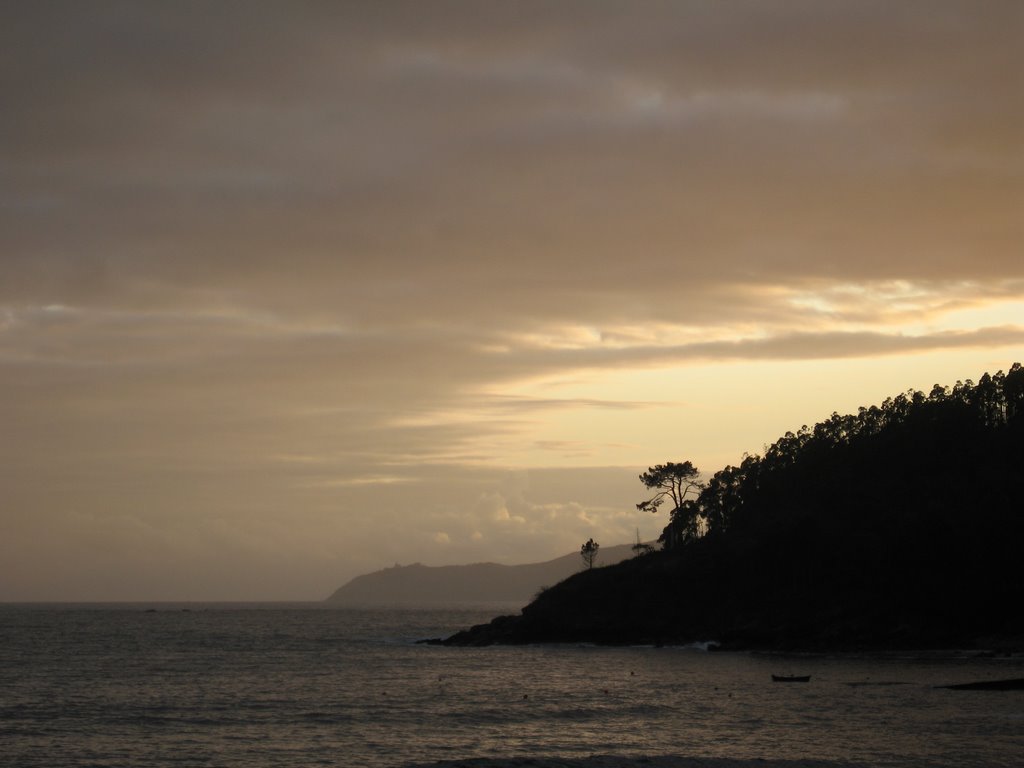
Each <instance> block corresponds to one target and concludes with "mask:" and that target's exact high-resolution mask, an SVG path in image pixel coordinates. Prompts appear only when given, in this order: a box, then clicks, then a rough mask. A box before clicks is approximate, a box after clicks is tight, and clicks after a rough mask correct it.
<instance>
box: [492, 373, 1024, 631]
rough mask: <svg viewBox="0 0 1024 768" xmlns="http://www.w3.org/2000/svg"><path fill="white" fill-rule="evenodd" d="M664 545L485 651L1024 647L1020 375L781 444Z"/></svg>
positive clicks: (892, 406)
mask: <svg viewBox="0 0 1024 768" xmlns="http://www.w3.org/2000/svg"><path fill="white" fill-rule="evenodd" d="M662 538H663V541H664V544H665V550H664V551H662V552H659V553H655V554H652V555H648V556H645V557H642V558H638V559H637V560H634V561H629V562H627V563H623V564H622V565H619V566H614V567H608V568H597V569H594V570H593V571H592V572H589V573H583V574H579V575H577V576H574V577H572V578H570V579H569V580H567V581H566V582H563V583H562V584H560V585H558V587H556V588H555V589H552V590H548V591H547V592H545V593H544V594H542V595H540V596H539V597H538V599H537V600H536V601H535V602H534V603H533V604H531V605H530V606H528V607H527V608H526V609H524V611H523V615H522V617H519V618H517V619H513V620H505V621H504V622H502V623H501V629H500V631H497V629H498V627H497V626H496V627H495V631H494V632H492V634H493V635H494V636H493V637H491V638H490V641H498V642H502V641H504V642H529V641H534V640H594V641H605V642H636V641H662V640H663V641H688V640H697V639H707V638H718V639H721V640H724V641H725V642H726V643H732V644H734V645H743V646H773V647H864V646H870V647H880V646H886V647H900V646H915V647H926V646H931V647H936V646H942V647H950V646H971V645H986V644H987V645H992V644H995V645H999V644H1001V643H1003V644H1006V643H1008V644H1011V645H1014V644H1019V643H1020V641H1021V637H1020V636H1021V633H1024V621H1022V612H1021V608H1020V606H1021V605H1024V575H1022V573H1024V571H1022V568H1021V549H1022V546H1021V545H1022V543H1024V369H1022V367H1021V365H1020V364H1015V365H1014V366H1013V367H1012V368H1011V369H1010V370H1009V372H1008V373H1006V374H1003V373H1002V372H1000V373H997V374H995V375H989V374H985V375H984V376H982V377H981V378H980V379H979V381H978V382H977V383H974V382H972V381H966V382H957V384H956V385H955V386H953V387H951V388H946V387H940V386H936V387H935V388H933V389H932V391H931V392H930V393H929V394H927V395H926V394H924V393H922V392H913V391H911V392H906V393H903V394H900V395H898V396H896V397H893V398H890V399H887V400H886V401H885V402H884V403H882V404H881V405H880V406H872V407H866V408H861V409H859V411H858V412H857V413H856V414H850V415H839V414H837V413H834V414H832V416H831V417H830V418H828V419H826V420H825V421H823V422H821V423H819V424H816V425H814V427H802V428H801V429H799V430H798V431H797V432H788V433H786V434H785V435H784V436H783V437H781V438H779V439H778V440H777V441H776V442H775V443H773V444H772V445H771V446H769V447H767V448H766V450H765V452H764V455H762V456H748V457H746V458H745V459H744V460H743V462H742V463H741V464H740V465H739V466H729V467H726V468H724V469H722V470H721V471H719V472H717V473H715V474H714V475H713V476H712V477H711V478H710V479H709V480H708V481H707V482H706V483H704V484H703V486H702V489H701V491H700V493H699V495H698V496H697V497H696V498H690V499H686V500H684V501H682V503H680V504H679V505H678V506H677V507H676V508H675V509H674V510H673V512H672V516H671V522H670V524H669V526H668V527H667V528H666V529H665V532H664V534H663V537H662ZM477 639H478V640H480V639H484V640H486V638H484V637H483V635H480V636H479V637H478V638H477Z"/></svg>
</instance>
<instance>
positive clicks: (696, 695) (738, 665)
mask: <svg viewBox="0 0 1024 768" xmlns="http://www.w3.org/2000/svg"><path fill="white" fill-rule="evenodd" d="M494 613H495V610H494V609H493V608H491V609H487V610H482V611H481V610H453V611H355V610H344V609H328V608H324V607H322V606H314V605H302V606H258V605H244V606H224V605H191V606H168V605H162V606H107V607H100V606H3V607H0V755H4V757H3V758H0V763H2V764H3V765H5V766H6V765H10V766H17V767H19V768H20V767H21V766H25V767H26V768H27V767H29V766H53V765H61V766H73V767H78V766H99V765H103V766H162V765H171V764H175V765H189V766H193V765H194V766H223V767H224V768H229V767H233V766H316V765H330V766H349V765H366V766H401V765H404V764H409V763H414V762H429V761H434V760H442V759H448V760H451V759H456V758H460V759H461V758H471V757H478V758H484V757H490V758H494V757H504V756H509V755H517V756H521V757H529V756H562V757H580V756H586V755H590V754H625V755H634V756H636V755H658V754H679V755H693V756H708V757H731V758H737V759H756V758H768V759H810V758H814V759H833V760H842V761H851V762H858V763H863V764H867V765H892V766H919V765H941V766H970V765H977V766H981V765H985V766H1007V767H1009V766H1019V765H1021V755H1022V754H1024V736H1022V734H1024V692H1021V691H1010V692H965V691H950V690H945V689H941V688H937V687H936V686H939V685H944V684H950V683H958V682H966V681H971V680H981V679H999V678H1011V677H1024V660H1022V659H1021V658H1019V657H1017V658H989V659H977V658H974V659H968V658H958V657H949V656H928V657H899V656H888V657H878V656H874V657H860V658H854V657H830V656H788V657H783V656H772V655H758V654H740V653H705V652H701V651H699V650H694V649H683V648H593V647H578V646H549V647H525V648H503V647H496V648H442V647H437V646H427V645H416V644H415V643H414V642H413V641H415V640H416V639H419V638H425V637H437V636H442V635H447V634H450V633H451V632H453V631H455V630H456V629H461V628H464V627H467V626H469V625H471V624H474V623H480V622H481V621H485V620H487V619H489V618H490V617H491V616H493V615H494ZM773 673H776V674H810V675H812V679H811V682H810V683H806V684H802V683H791V684H781V683H772V682H771V675H772V674H773Z"/></svg>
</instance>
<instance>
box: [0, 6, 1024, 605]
mask: <svg viewBox="0 0 1024 768" xmlns="http://www.w3.org/2000/svg"><path fill="white" fill-rule="evenodd" d="M1022 31H1024V9H1022V6H1021V5H1020V4H1019V3H1016V2H995V1H992V2H988V1H986V2H981V3H977V2H973V3H966V2H928V3H924V2H921V3H917V2H908V3H899V4H892V3H882V2H858V3H852V2H851V3H846V2H810V0H808V1H807V2H803V1H799V2H797V1H793V2H777V3H774V2H773V3H763V2H738V3H728V4H723V3H718V2H696V1H695V2H681V3H671V4H664V3H640V4H636V3H602V4H599V5H595V4H594V3H591V2H583V1H582V0H581V1H580V2H559V3H554V4H552V3H541V2H536V3H533V2H528V3H498V4H496V3H489V4H483V5H481V4H477V3H466V2H431V3H420V2H384V3H327V4H324V3H316V2H310V3H290V4H287V5H284V4H280V3H263V2H246V3H241V2H237V3H236V2H221V3H216V4H209V3H199V2H195V3H193V2H181V3H174V4H163V3H153V2H96V3H89V4H82V3H75V2H42V3H21V4H15V5H12V6H10V7H8V8H7V9H5V13H4V24H2V25H0V103H2V104H3V105H4V106H3V110H2V115H0V367H2V376H0V418H2V423H3V424H4V428H5V430H4V431H5V441H4V444H3V446H2V447H0V458H2V459H3V464H2V466H3V467H4V469H3V470H2V472H3V473H5V474H4V483H3V485H2V487H3V491H0V494H2V496H0V508H2V509H3V510H4V512H3V517H2V518H0V523H2V524H3V525H4V526H6V527H5V530H4V533H5V534H7V536H6V540H7V541H8V542H15V543H9V544H8V545H7V550H6V551H4V552H0V554H5V555H11V558H14V556H15V553H21V554H19V555H18V557H19V558H20V559H19V560H18V562H19V563H21V565H18V566H17V567H15V566H13V565H12V566H11V567H10V568H9V573H8V572H6V571H5V572H4V574H3V575H4V577H5V579H6V581H7V583H15V582H14V578H15V576H17V578H18V579H23V581H20V582H18V583H19V584H24V585H25V586H24V587H23V588H22V587H19V588H18V589H19V590H21V591H17V592H11V594H10V595H9V597H22V596H26V597H32V596H45V597H56V596H59V595H58V593H59V592H60V584H67V583H68V581H67V577H66V576H65V577H63V580H62V579H61V578H58V577H56V576H54V577H52V578H49V577H48V578H49V580H46V579H44V578H43V577H42V576H28V575H25V574H29V573H30V571H31V570H32V569H31V566H30V562H31V558H28V555H25V554H24V553H32V557H38V559H39V561H40V562H58V561H67V562H69V563H78V564H85V563H88V564H90V565H96V563H97V562H98V561H99V560H100V556H99V555H98V554H97V553H100V552H103V551H104V549H105V548H109V549H110V551H116V552H119V553H121V554H122V555H123V558H122V559H121V560H118V558H116V557H115V558H113V559H112V560H111V563H112V565H111V566H110V567H109V569H108V570H107V571H104V572H103V573H104V574H105V575H102V576H97V581H96V582H95V584H96V586H95V590H94V592H92V593H89V594H95V595H101V594H113V592H111V591H110V590H111V589H113V587H111V586H110V585H112V584H116V583H117V580H118V577H119V575H121V574H124V573H125V572H127V571H131V570H133V569H134V570H135V571H136V572H138V573H139V574H141V575H140V577H139V579H138V583H140V584H143V583H145V584H150V585H151V586H152V587H153V589H154V590H157V591H159V589H164V590H165V592H166V595H167V596H169V597H173V596H174V595H173V594H172V593H173V591H174V588H173V587H172V586H170V583H171V582H170V581H168V578H167V577H166V576H163V575H161V573H162V571H161V569H164V570H166V571H172V570H174V569H175V566H176V565H179V564H180V563H187V564H188V565H189V567H188V568H187V569H186V570H188V572H189V573H203V574H204V578H206V579H208V580H209V582H210V583H216V584H220V585H222V586H221V589H222V592H220V593H218V594H221V595H224V596H237V595H240V594H241V592H240V591H239V590H241V586H240V585H242V584H246V583H247V584H257V583H260V584H262V583H263V581H261V578H262V577H259V576H258V575H257V574H259V573H265V569H263V568H262V566H263V565H266V564H267V563H270V562H273V563H274V564H275V568H277V571H275V573H277V574H278V575H279V577H280V578H281V579H283V580H284V581H287V584H288V587H287V588H284V587H282V590H283V591H281V592H280V593H279V594H281V595H285V594H286V593H287V595H290V596H295V595H302V594H308V590H309V589H310V585H311V584H312V583H313V582H314V581H316V580H318V579H322V578H324V575H325V573H326V572H327V571H328V570H329V569H331V568H335V569H340V570H343V571H344V570H345V569H346V568H347V569H348V571H346V572H347V573H351V572H352V571H353V570H355V569H358V568H359V567H361V566H362V565H369V566H374V565H377V564H378V563H377V561H373V562H370V560H371V559H372V558H373V557H377V558H381V557H382V558H383V559H384V560H385V561H388V560H395V559H398V560H402V561H409V560H411V559H423V558H414V556H413V555H412V553H413V552H416V551H417V548H418V547H425V548H427V551H428V552H434V553H436V554H437V555H438V557H445V558H449V561H451V562H454V561H458V560H459V559H460V558H461V559H467V558H468V557H469V555H470V553H473V552H477V553H479V552H481V551H485V552H488V553H491V554H492V555H493V556H494V557H498V556H499V555H500V556H502V557H505V556H507V557H512V558H515V559H524V558H525V559H529V556H528V555H526V554H523V553H525V552H527V551H528V550H529V549H530V547H536V546H543V542H545V541H549V547H548V551H546V552H545V553H544V556H548V555H555V554H560V553H561V552H560V551H553V548H556V547H558V548H560V547H563V546H566V545H569V544H572V543H573V542H572V541H570V540H569V539H572V538H573V537H580V536H583V534H584V533H586V532H587V531H588V530H591V529H592V527H593V526H594V525H597V524H598V522H596V521H599V522H600V525H602V526H605V528H603V529H602V530H606V531H608V532H609V535H611V534H612V532H614V535H616V536H618V535H620V534H623V532H625V534H629V533H630V531H631V530H632V528H631V526H632V523H629V522H627V521H626V520H625V519H619V518H618V517H616V514H617V513H616V512H614V511H613V510H614V509H617V508H618V507H617V506H616V505H615V504H612V503H604V502H602V500H601V496H600V494H589V492H588V491H587V488H589V487H591V485H593V486H594V487H597V486H600V487H601V488H603V489H604V490H605V491H606V492H607V493H609V494H611V493H612V492H611V490H610V489H609V488H607V487H606V486H605V485H603V484H601V483H600V482H598V481H597V480H596V479H595V477H594V476H588V477H589V479H587V480H583V479H582V478H583V474H580V473H585V472H589V471H590V470H589V469H586V468H584V469H579V468H577V469H575V470H569V469H564V468H563V469H562V470H559V471H561V472H563V473H569V475H572V477H573V478H575V479H573V480H572V482H569V481H568V480H566V482H565V483H564V484H562V485H559V484H558V483H556V482H555V481H554V480H552V481H551V482H550V486H551V488H555V487H556V486H557V488H558V491H557V492H555V491H554V490H552V492H551V493H550V494H548V495H547V496H545V498H544V499H543V500H540V499H538V498H535V497H534V496H531V492H530V491H529V490H528V489H527V490H524V489H523V487H522V486H521V485H517V483H519V482H520V481H521V480H522V478H521V477H519V479H514V478H513V479H510V477H512V476H510V475H505V474H502V473H501V472H502V471H504V470H503V468H506V467H510V466H520V465H522V463H523V462H526V463H529V462H530V461H541V459H540V458H539V457H541V456H544V457H546V458H545V459H544V460H545V461H551V462H554V463H557V464H562V465H564V464H567V463H572V462H573V461H574V460H575V461H578V463H580V464H583V465H586V464H590V463H601V462H604V463H607V462H608V461H610V459H609V457H610V456H612V455H614V456H616V457H621V456H625V455H627V454H628V456H629V457H630V458H628V459H623V460H622V463H629V462H632V461H634V459H633V458H632V457H633V456H640V455H641V454H642V455H643V456H644V459H643V461H648V460H650V461H655V460H664V458H665V457H662V456H656V457H654V458H653V459H648V458H647V454H646V453H643V452H642V451H639V450H635V449H634V448H629V450H627V449H626V448H624V447H623V446H636V445H638V444H642V443H643V442H644V441H646V440H650V439H652V435H654V434H656V433H657V428H658V426H659V423H658V420H659V419H663V418H668V416H666V414H674V416H673V418H678V414H679V413H680V412H682V411H683V410H685V411H686V413H687V414H688V415H691V416H695V415H699V413H700V412H702V411H707V410H709V408H711V409H712V410H713V408H712V406H709V405H708V402H709V401H708V400H707V399H706V397H707V396H706V392H708V391H711V390H710V389H709V388H707V385H706V383H702V386H704V387H705V389H704V390H701V392H704V393H705V394H700V393H696V392H690V391H671V392H667V393H666V392H661V391H659V392H640V391H639V390H637V391H636V392H625V393H624V392H623V391H619V390H616V391H614V392H612V391H607V392H605V391H602V390H601V386H599V385H598V383H595V382H598V380H599V379H601V377H607V376H615V375H619V374H621V373H622V372H635V373H636V377H637V380H638V381H639V380H640V379H642V378H643V377H644V376H645V372H650V371H652V370H654V369H672V370H675V371H678V370H686V371H696V370H697V369H702V370H703V369H704V368H706V367H709V366H716V365H722V366H732V365H735V364H737V362H743V363H746V364H751V365H773V364H775V363H779V364H783V363H785V364H791V365H794V366H797V365H801V364H803V363H806V362H812V361H823V364H825V365H830V364H832V363H831V362H824V361H833V362H835V363H837V364H838V363H843V362H844V361H848V360H849V361H879V360H896V359H899V358H900V357H901V356H903V357H910V356H914V355H924V354H940V353H941V354H953V353H957V354H964V355H966V354H967V353H970V354H972V355H989V354H991V356H992V357H993V358H996V357H999V356H1001V355H1002V354H1003V353H1004V352H1005V351H1006V350H1019V349H1021V348H1022V347H1024V339H1022V331H1021V326H1020V323H1019V320H1018V319H1016V318H1014V317H1012V309H1013V307H1015V306H1017V304H1014V302H1018V303H1019V302H1020V300H1021V297H1022V295H1024V294H1022V289H1021V285H1022V281H1024V261H1022V260H1021V258H1020V243H1021V242H1022V241H1024V223H1022V221H1024V220H1022V218H1021V216H1020V211H1021V209H1022V203H1024V164H1022V160H1021V158H1022V157H1024V154H1022V153H1021V138H1020V137H1021V136H1024V89H1022V88H1021V87H1020V86H1021V78H1020V74H1019V73H1020V72H1022V71H1024V53H1022V51H1024V48H1022V47H1021V46H1020V44H1019V41H1020V38H1021V32H1022ZM1000 307H1002V310H1000V309H999V308H1000ZM1006 307H1010V308H1011V309H1009V310H1007V309H1006ZM987 310H991V312H990V314H985V311H987ZM970 312H975V313H977V314H976V316H972V317H974V319H973V320H970V321H967V320H963V319H962V318H963V317H966V316H967V315H966V314H965V313H967V314H969V313H970ZM965 323H966V325H965ZM972 359H973V358H972ZM1006 364H1007V363H1005V362H1004V363H1001V365H1002V366H1003V367H1005V365H1006ZM960 375H967V373H964V372H961V374H960ZM693 377H694V379H699V377H698V376H697V374H694V375H693ZM601 381H603V379H601ZM552 382H554V383H552ZM904 385H905V383H904V382H902V381H901V382H899V383H898V384H897V385H896V388H897V389H899V388H902V387H903V386H904ZM588 386H589V387H590V389H588ZM636 386H637V387H639V386H640V385H639V383H638V384H637V385H636ZM574 387H575V389H574ZM702 398H704V399H702ZM753 407H754V406H751V408H753ZM745 418H747V419H750V418H751V416H750V414H749V413H748V414H746V416H745ZM597 422H601V423H605V422H607V423H608V424H609V425H613V426H609V427H608V428H607V429H606V431H605V432H604V433H603V434H602V435H600V436H597V435H592V434H589V433H587V430H588V429H589V428H590V427H591V426H592V424H594V423H597ZM634 422H635V424H643V425H645V426H644V427H643V429H641V428H640V427H638V426H631V425H632V424H634ZM553 425H561V426H560V427H558V428H556V427H555V426H553ZM567 425H571V429H572V430H573V431H574V432H573V433H568V434H567V433H566V430H569V429H570V426H567ZM772 426H773V427H774V424H773V425H772ZM784 426H791V425H784ZM765 428H766V429H767V427H765ZM644 430H647V431H644ZM694 430H696V431H695V432H694V433H693V434H699V435H700V436H701V439H702V440H704V441H707V444H709V445H710V444H714V455H715V456H718V455H720V454H723V453H727V452H730V451H741V450H751V449H756V447H757V445H756V442H755V444H754V445H748V444H746V443H744V444H743V445H730V446H723V445H720V442H721V440H724V438H721V437H719V436H717V435H716V434H715V432H716V430H712V429H711V428H710V427H708V426H707V425H704V426H699V427H697V426H695V427H694ZM701 430H702V431H701ZM665 431H672V430H665ZM717 431H718V432H722V433H723V434H724V433H726V432H728V430H727V429H725V428H724V427H722V428H721V429H718V430H717ZM729 434H732V433H731V432H730V433H729ZM685 437H686V439H687V440H688V441H689V440H690V439H692V435H691V434H690V433H687V434H686V435H685ZM763 437H764V438H765V439H771V437H772V435H770V434H768V435H764V436H763ZM682 439H683V435H682V434H681V433H680V440H682ZM744 439H746V438H744ZM630 451H632V453H630ZM643 461H641V462H640V463H643ZM496 468H497V469H496ZM595 471H596V472H598V473H599V474H600V473H605V474H603V475H602V477H603V476H605V475H606V474H608V473H610V475H614V476H616V477H618V475H617V474H616V473H615V472H612V471H611V470H607V471H606V470H595ZM552 472H554V470H552ZM574 472H575V473H576V474H573V473H574ZM630 472H631V473H632V472H634V470H630ZM569 475H564V477H568V476H569ZM546 477H547V476H546ZM559 477H563V476H562V475H560V476H559ZM533 482H536V475H534V476H533ZM559 482H561V481H559ZM531 487H534V488H535V487H536V486H535V485H534V486H531ZM609 498H610V497H609ZM626 506H627V511H628V505H626ZM410 508H416V510H417V511H416V512H415V513H409V511H408V510H409V509H410ZM367 509H372V510H373V514H372V515H366V512H365V511H366V510H367ZM405 516H408V519H409V520H410V521H411V522H410V523H409V524H407V525H404V527H402V521H404V520H405V519H406V517H405ZM3 518H6V519H3ZM559 526H561V527H559ZM587 526H591V528H588V527H587ZM396 527H401V533H400V534H396V535H394V536H392V535H391V534H390V533H385V532H386V531H390V530H391V529H393V528H396ZM652 528H653V525H652ZM556 529H557V530H559V531H560V533H558V534H557V535H556V534H553V533H552V531H555V530H556ZM303 530H305V531H320V532H324V531H327V532H329V533H330V534H331V536H335V537H336V538H337V541H339V542H342V543H338V544H337V545H336V546H334V548H333V549H332V548H331V546H330V545H328V544H327V543H324V542H326V541H327V540H328V539H330V536H324V535H319V536H318V535H317V534H316V533H308V532H307V533H301V532H300V531H303ZM587 535H588V536H589V535H591V534H590V533H587ZM545 537H548V538H547V539H546V538H545ZM626 538H627V539H631V538H632V536H631V535H626ZM69 541H79V542H81V543H80V544H73V543H69ZM442 544H443V545H444V547H446V548H445V549H443V550H442V549H430V547H441V546H442ZM275 546H277V548H276V549H275ZM304 547H309V548H311V550H315V552H316V554H315V556H311V560H316V561H317V563H318V565H317V566H316V569H313V568H312V567H311V568H310V569H308V570H306V571H303V572H302V574H300V575H297V576H294V577H291V576H284V575H282V574H284V573H285V572H286V571H287V565H286V564H287V563H289V562H291V563H294V558H295V557H297V555H296V553H298V552H301V551H303V548H304ZM480 547H484V548H485V549H484V550H481V549H480ZM147 548H149V549H151V550H152V551H153V552H154V553H155V554H154V556H153V558H151V560H150V562H151V564H149V565H147V564H146V563H145V562H143V561H145V558H142V557H139V556H138V555H137V554H136V553H137V552H138V551H141V550H144V549H147ZM218 551H221V552H225V553H228V554H226V555H225V556H224V562H230V563H231V564H233V565H234V566H237V567H235V568H232V567H227V566H224V565H223V564H218V563H217V561H216V554H215V553H216V552H218ZM531 551H532V550H531ZM337 552H343V553H345V557H349V558H351V562H350V563H349V564H348V565H341V564H339V562H338V559H337V558H338V555H337V554H332V553H337ZM366 553H376V554H375V555H372V556H371V555H370V554H366ZM517 553H519V554H520V555H522V556H521V557H517V556H516V555H517ZM26 558H28V559H26ZM61 558H63V560H61ZM317 558H319V559H317ZM360 558H363V559H360ZM473 559H479V557H474V558H473ZM538 559H540V558H538ZM9 562H12V563H13V562H14V560H13V559H11V560H9ZM119 562H120V563H122V565H120V566H119V565H118V563H119ZM152 563H158V565H153V564H152ZM242 564H245V565H242ZM179 570H180V569H179ZM221 571H230V572H231V573H237V574H241V573H245V574H248V575H247V576H246V577H244V578H243V577H242V576H238V577H237V578H236V577H234V576H232V577H229V576H227V575H225V573H222V572H221ZM314 571H315V573H314ZM97 573H99V571H97ZM246 579H249V581H246ZM284 581H282V583H284ZM201 582H202V580H201V579H197V580H196V581H195V583H192V582H190V583H189V584H185V582H177V585H178V587H180V589H181V590H184V591H185V592H188V590H194V591H192V592H188V594H190V595H192V594H195V595H200V594H201V593H202V589H201V586H199V585H200V584H201ZM161 584H162V585H163V586H159V585H161ZM333 586H334V585H333V584H328V585H326V587H325V589H327V588H329V587H333ZM289 590H290V591H289ZM303 590H306V591H305V592H304V591H303ZM84 594H85V593H84V592H83V595H84ZM154 594H155V593H154ZM161 594H163V593H161ZM211 594H212V593H211ZM0 598H4V595H2V594H0Z"/></svg>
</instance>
